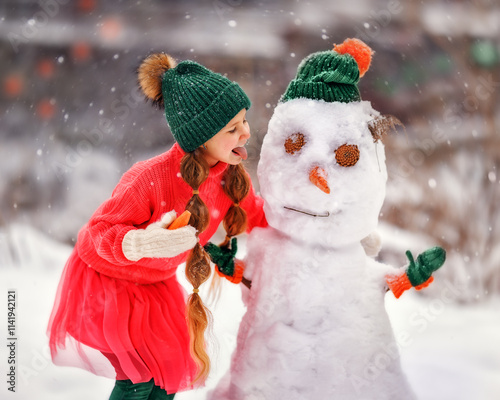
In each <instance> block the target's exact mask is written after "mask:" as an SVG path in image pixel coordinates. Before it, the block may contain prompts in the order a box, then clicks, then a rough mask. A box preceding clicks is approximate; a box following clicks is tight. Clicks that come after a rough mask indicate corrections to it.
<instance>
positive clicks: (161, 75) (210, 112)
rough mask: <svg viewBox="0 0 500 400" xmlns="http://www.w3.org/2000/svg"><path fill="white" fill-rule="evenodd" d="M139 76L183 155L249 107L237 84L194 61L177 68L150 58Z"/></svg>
mask: <svg viewBox="0 0 500 400" xmlns="http://www.w3.org/2000/svg"><path fill="white" fill-rule="evenodd" d="M138 75H139V85H140V86H141V89H142V91H143V93H144V94H145V95H146V97H147V98H149V99H151V100H153V102H154V103H156V104H158V105H163V106H164V109H165V117H166V119H167V122H168V124H169V126H170V130H171V131H172V134H173V136H174V139H175V140H176V141H177V143H179V145H180V146H181V148H182V149H183V150H184V151H186V152H190V151H193V150H195V149H196V148H198V147H200V146H201V145H203V144H204V143H205V142H206V141H207V140H209V139H210V138H212V137H213V136H215V134H216V133H217V132H219V131H220V130H221V129H222V128H224V126H226V125H227V124H228V122H229V121H231V120H232V119H233V118H234V117H235V116H236V114H238V113H239V112H240V111H241V110H243V109H248V108H250V105H251V103H250V99H249V98H248V97H247V95H246V94H245V92H244V91H243V89H242V88H241V87H240V86H239V85H238V84H237V83H236V82H232V81H231V80H229V79H228V78H226V77H225V76H223V75H220V74H218V73H215V72H213V71H211V70H209V69H208V68H206V67H204V66H203V65H201V64H198V63H197V62H195V61H189V60H187V61H182V62H180V63H179V64H177V65H176V62H175V60H174V59H173V58H172V57H170V56H169V55H168V54H164V53H157V54H152V55H150V56H148V57H147V58H146V59H144V60H143V62H142V63H141V65H140V66H139V70H138Z"/></svg>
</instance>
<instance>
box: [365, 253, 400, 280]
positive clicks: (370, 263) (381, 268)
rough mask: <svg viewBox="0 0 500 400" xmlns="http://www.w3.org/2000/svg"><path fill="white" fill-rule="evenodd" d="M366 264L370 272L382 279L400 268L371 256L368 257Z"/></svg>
mask: <svg viewBox="0 0 500 400" xmlns="http://www.w3.org/2000/svg"><path fill="white" fill-rule="evenodd" d="M366 266H367V271H368V273H370V274H372V275H375V276H379V277H380V278H381V279H384V278H385V276H386V275H393V274H395V273H397V272H398V270H399V269H398V268H395V267H393V266H392V265H389V264H384V263H381V262H379V261H377V260H375V259H373V258H372V257H369V256H367V257H366Z"/></svg>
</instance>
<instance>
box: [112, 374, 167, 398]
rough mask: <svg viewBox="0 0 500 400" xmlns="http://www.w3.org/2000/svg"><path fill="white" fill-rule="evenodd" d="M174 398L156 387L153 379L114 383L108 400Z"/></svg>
mask: <svg viewBox="0 0 500 400" xmlns="http://www.w3.org/2000/svg"><path fill="white" fill-rule="evenodd" d="M174 396H175V393H172V394H167V392H166V391H165V390H164V389H162V388H160V387H159V386H156V385H155V383H154V380H153V379H151V380H150V381H149V382H141V383H132V381H131V380H124V381H116V383H115V387H114V388H113V391H112V392H111V396H110V397H109V400H172V399H173V398H174Z"/></svg>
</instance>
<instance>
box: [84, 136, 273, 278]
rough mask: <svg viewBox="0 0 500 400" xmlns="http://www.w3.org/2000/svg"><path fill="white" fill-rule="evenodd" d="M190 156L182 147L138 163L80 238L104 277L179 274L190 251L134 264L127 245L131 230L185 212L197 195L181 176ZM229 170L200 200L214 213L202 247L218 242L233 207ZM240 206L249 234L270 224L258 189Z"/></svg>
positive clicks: (221, 167) (212, 177) (217, 175)
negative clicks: (226, 187)
mask: <svg viewBox="0 0 500 400" xmlns="http://www.w3.org/2000/svg"><path fill="white" fill-rule="evenodd" d="M184 154H185V153H184V151H183V150H182V149H181V148H180V147H179V145H178V144H177V143H176V144H174V146H173V147H172V148H171V149H170V150H169V151H167V152H166V153H164V154H161V155H159V156H157V157H154V158H152V159H150V160H147V161H142V162H139V163H137V164H135V165H134V166H132V168H131V169H130V170H129V171H128V172H126V173H125V174H124V175H123V177H122V179H121V180H120V182H119V183H118V185H117V186H116V188H115V189H114V191H113V194H112V196H111V198H110V199H109V200H107V201H106V202H104V203H103V204H102V205H101V206H100V207H99V208H98V209H97V210H96V212H95V213H94V215H93V216H92V218H91V219H90V220H89V222H88V223H87V224H86V225H85V226H84V227H83V228H82V229H81V231H80V233H79V234H78V241H77V245H76V251H77V252H78V255H79V257H80V258H81V259H82V261H84V262H85V263H86V264H87V265H88V266H89V267H91V268H93V269H95V270H96V271H98V272H100V273H102V274H105V275H108V276H111V277H113V278H118V279H126V280H130V281H133V282H136V283H139V284H148V283H155V282H159V281H163V280H165V279H168V278H170V277H172V276H173V275H175V271H176V268H177V266H178V265H179V264H180V263H182V262H183V261H185V259H186V256H187V254H188V252H185V253H183V254H180V255H178V256H176V257H173V258H142V259H140V260H139V261H136V262H132V261H129V260H128V259H127V258H126V257H125V256H124V254H123V251H122V241H123V237H124V236H125V234H126V233H127V232H129V231H130V230H132V229H138V228H141V229H143V228H145V227H146V226H147V225H149V224H150V223H153V222H156V221H158V220H159V219H160V218H161V216H162V215H163V214H164V213H166V212H168V211H170V210H175V211H176V212H177V214H180V213H182V212H183V211H184V208H185V206H186V204H187V202H188V201H189V199H190V198H191V196H192V189H191V187H190V186H189V185H188V184H187V183H185V182H184V181H183V179H182V178H181V175H180V161H181V159H182V156H183V155H184ZM227 167H228V165H227V164H225V163H222V162H219V163H218V164H217V165H215V166H214V167H212V168H211V169H210V174H209V177H208V179H207V180H206V181H205V182H204V183H203V184H202V185H201V186H200V189H199V190H200V196H201V198H202V199H203V201H204V202H205V203H206V205H207V206H208V209H209V210H210V224H209V226H208V228H207V229H206V230H205V231H204V232H202V233H201V234H200V236H199V239H200V243H201V245H204V244H205V243H206V242H207V241H208V240H209V239H210V238H211V237H212V235H213V234H214V233H215V231H216V230H217V227H218V226H219V224H220V222H221V221H222V219H223V218H224V215H226V212H227V211H228V209H229V207H230V206H231V204H232V202H231V200H230V199H229V198H228V197H227V195H226V194H225V193H224V192H223V190H222V185H221V180H222V179H223V176H224V171H225V170H226V168H227ZM240 206H241V207H242V208H243V209H244V210H245V211H246V212H247V216H248V230H249V231H250V230H251V229H252V228H254V227H256V226H266V225H267V222H266V220H265V216H264V211H263V200H262V199H261V198H260V197H258V196H256V195H255V192H254V189H253V187H252V188H251V189H250V192H249V194H248V196H247V197H246V198H245V199H244V200H243V201H242V202H241V204H240Z"/></svg>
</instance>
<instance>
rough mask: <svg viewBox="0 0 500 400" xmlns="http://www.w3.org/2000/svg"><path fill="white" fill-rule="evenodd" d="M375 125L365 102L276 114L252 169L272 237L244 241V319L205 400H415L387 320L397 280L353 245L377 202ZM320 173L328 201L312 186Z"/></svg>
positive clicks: (380, 184) (292, 107)
mask: <svg viewBox="0 0 500 400" xmlns="http://www.w3.org/2000/svg"><path fill="white" fill-rule="evenodd" d="M376 116H378V112H376V111H375V110H373V109H372V108H371V105H370V103H368V102H353V103H348V104H346V103H338V102H335V103H326V102H324V101H313V100H308V99H295V100H292V101H288V102H286V103H281V104H279V105H278V106H277V108H276V110H275V113H274V115H273V117H272V119H271V121H270V124H269V130H268V133H267V135H266V137H265V140H264V143H263V145H262V151H261V160H260V163H259V182H260V187H261V193H262V196H263V198H264V200H265V212H266V217H267V219H268V222H269V225H270V226H269V227H268V228H265V229H256V230H254V231H253V232H252V234H251V235H250V236H249V238H248V246H247V249H248V256H247V259H246V263H247V269H246V271H245V276H246V277H248V278H250V279H251V280H252V289H251V290H250V291H249V293H246V294H245V297H246V298H245V302H246V305H247V312H246V314H245V315H244V317H243V320H242V322H241V325H240V330H239V333H238V340H237V347H236V350H235V353H234V355H233V359H232V365H231V369H230V372H229V374H228V376H227V377H226V379H225V380H224V382H221V384H220V385H219V388H218V389H217V390H216V392H215V393H214V395H213V397H212V398H214V399H231V400H242V399H245V400H250V399H256V400H257V399H259V400H260V399H268V400H278V399H287V400H292V399H342V400H349V399H367V400H368V399H370V400H373V399H377V400H384V399H394V400H403V399H412V398H413V394H412V391H411V389H410V387H409V386H408V384H407V382H406V378H405V376H404V374H403V372H402V370H401V367H400V360H399V354H398V350H397V344H396V341H395V339H394V335H393V333H392V329H391V325H390V322H389V319H388V316H387V314H386V311H385V308H384V297H385V293H386V287H385V280H384V277H385V275H386V274H388V273H391V272H392V273H394V269H393V268H392V267H388V266H385V265H383V264H380V263H377V262H375V261H374V260H373V259H372V258H369V257H367V256H366V254H365V251H364V249H363V247H362V245H361V244H360V241H361V240H362V239H363V238H364V237H366V236H367V235H369V234H370V233H371V232H373V231H374V230H375V228H376V225H377V221H378V215H379V212H380V208H381V206H382V203H383V199H384V197H385V182H386V179H387V173H386V168H385V156H384V149H383V145H382V144H381V143H380V142H379V143H375V142H374V139H373V137H372V135H371V133H370V131H369V129H368V123H369V122H370V121H371V120H373V119H374V118H375V117H376ZM298 133H300V134H301V135H302V139H301V142H300V143H299V144H297V143H295V145H293V146H290V143H292V144H293V142H294V141H295V142H297V141H298V139H297V134H298ZM289 138H291V139H289ZM287 140H288V145H286V146H285V143H286V142H287ZM290 140H291V142H290ZM343 145H349V146H354V145H355V146H356V147H357V149H358V150H359V159H358V160H357V162H356V163H355V165H350V166H343V165H341V164H342V163H344V162H343V160H342V159H341V158H340V157H338V158H337V157H336V155H337V154H338V153H339V150H338V149H339V148H340V147H341V146H343ZM290 148H292V150H293V151H289V150H290ZM317 167H318V168H321V175H322V176H323V177H324V181H325V182H327V185H328V192H329V193H327V190H325V188H324V187H323V188H320V187H319V186H318V185H315V184H313V183H312V181H311V180H310V178H309V177H310V171H311V170H313V169H314V168H317Z"/></svg>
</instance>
